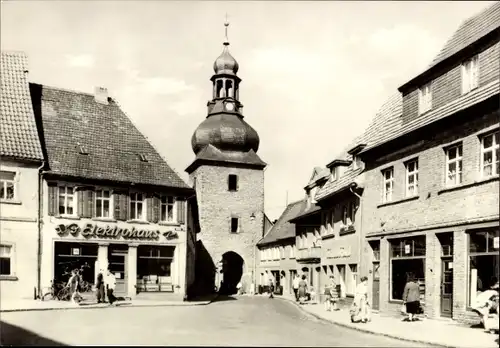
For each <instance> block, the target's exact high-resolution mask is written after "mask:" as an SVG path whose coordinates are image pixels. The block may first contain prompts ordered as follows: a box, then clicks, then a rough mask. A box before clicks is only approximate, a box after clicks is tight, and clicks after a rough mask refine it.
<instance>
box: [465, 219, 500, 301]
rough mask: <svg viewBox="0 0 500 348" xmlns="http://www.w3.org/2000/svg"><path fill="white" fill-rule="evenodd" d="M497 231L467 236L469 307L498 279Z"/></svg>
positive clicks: (499, 265) (472, 233)
mask: <svg viewBox="0 0 500 348" xmlns="http://www.w3.org/2000/svg"><path fill="white" fill-rule="evenodd" d="M498 251H499V230H498V229H496V230H489V231H478V232H471V233H470V234H469V305H471V304H472V303H474V300H475V299H476V296H477V295H479V294H480V293H481V292H483V291H485V290H487V289H488V288H489V287H490V286H491V283H492V282H493V281H494V278H496V279H497V280H498V278H499V273H500V272H499V268H500V256H499V254H498Z"/></svg>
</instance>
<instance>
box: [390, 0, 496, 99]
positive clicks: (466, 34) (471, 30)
mask: <svg viewBox="0 0 500 348" xmlns="http://www.w3.org/2000/svg"><path fill="white" fill-rule="evenodd" d="M499 29H500V2H495V3H494V4H492V5H491V6H488V7H487V8H486V9H484V10H483V11H481V12H479V13H478V14H476V15H474V16H472V17H470V18H468V19H467V20H465V21H464V22H463V23H462V24H461V25H460V26H459V27H458V29H457V30H456V31H455V33H454V34H453V35H452V37H451V38H450V39H449V40H448V41H447V42H446V44H445V45H444V46H443V48H442V49H441V51H440V52H439V53H438V55H437V56H436V57H435V58H434V60H433V61H432V63H431V64H430V65H429V67H428V68H427V69H425V71H423V72H422V73H420V74H419V75H417V76H415V77H413V78H412V79H411V80H409V81H408V82H406V83H405V84H404V85H402V86H400V87H399V88H398V90H399V91H401V92H406V90H407V89H408V88H409V87H411V86H415V85H416V84H417V85H418V84H419V81H421V80H425V79H426V78H427V77H429V76H431V75H432V73H433V70H439V69H440V68H439V66H438V65H442V64H446V62H445V61H447V60H453V59H454V58H453V57H455V56H457V55H460V53H461V52H463V51H465V50H466V49H467V48H470V47H471V45H473V44H474V43H476V42H478V41H480V40H481V39H485V38H487V37H488V36H492V38H494V36H497V37H498V33H499ZM495 31H496V32H497V33H496V34H495ZM457 59H459V58H458V57H457ZM441 63H442V64H441Z"/></svg>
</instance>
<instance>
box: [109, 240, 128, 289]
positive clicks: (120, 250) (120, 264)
mask: <svg viewBox="0 0 500 348" xmlns="http://www.w3.org/2000/svg"><path fill="white" fill-rule="evenodd" d="M127 261H128V245H126V244H110V245H109V247H108V264H109V270H110V271H111V273H113V274H114V275H115V278H116V286H115V290H114V294H115V296H126V295H127V294H128V271H127V268H128V267H127Z"/></svg>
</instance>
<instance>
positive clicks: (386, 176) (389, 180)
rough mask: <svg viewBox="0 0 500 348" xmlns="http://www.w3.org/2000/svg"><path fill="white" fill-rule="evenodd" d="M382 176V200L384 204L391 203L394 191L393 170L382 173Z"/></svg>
mask: <svg viewBox="0 0 500 348" xmlns="http://www.w3.org/2000/svg"><path fill="white" fill-rule="evenodd" d="M382 175H383V180H384V196H383V198H382V199H383V202H384V203H387V202H391V201H392V193H393V191H394V168H389V169H386V170H384V171H382Z"/></svg>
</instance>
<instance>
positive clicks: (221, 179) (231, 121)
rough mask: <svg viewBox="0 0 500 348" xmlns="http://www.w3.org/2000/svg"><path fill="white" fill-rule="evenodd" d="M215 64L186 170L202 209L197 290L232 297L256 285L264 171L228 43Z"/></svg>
mask: <svg viewBox="0 0 500 348" xmlns="http://www.w3.org/2000/svg"><path fill="white" fill-rule="evenodd" d="M228 25H229V23H225V26H226V40H225V41H224V48H223V51H222V53H221V54H220V56H219V57H218V58H217V59H216V60H215V62H214V65H213V68H214V75H213V76H212V78H211V81H212V92H213V95H212V100H210V101H209V102H208V104H207V109H208V110H207V116H206V117H204V120H203V122H201V123H200V125H199V126H198V127H197V129H196V130H195V131H194V134H193V136H192V139H191V145H192V148H193V152H194V153H195V155H196V157H195V159H194V161H193V162H192V163H191V164H190V165H189V166H188V167H187V168H186V172H187V173H188V174H189V177H190V180H191V183H192V185H193V187H194V188H195V190H196V196H197V200H198V205H199V207H200V228H201V232H200V234H199V239H198V249H197V251H199V253H197V255H198V256H199V257H198V256H197V259H196V260H197V274H196V276H197V282H198V286H197V287H198V289H199V290H200V291H202V290H203V291H204V292H213V291H214V290H215V289H217V290H218V291H220V292H223V293H229V294H234V293H236V291H237V285H238V283H240V282H241V285H242V289H243V291H245V292H247V293H248V292H252V291H253V290H254V287H255V284H256V266H257V247H256V245H257V242H258V241H259V240H260V239H261V238H262V235H263V233H264V228H265V220H266V217H265V214H264V169H265V167H266V165H267V164H266V163H265V162H264V161H262V160H261V159H260V157H259V156H258V155H257V151H258V149H259V144H260V140H259V135H258V133H257V132H256V131H255V129H253V128H252V127H251V126H250V125H249V124H248V123H247V122H246V121H245V120H244V116H243V104H242V103H241V101H240V94H239V91H240V84H241V82H242V80H241V78H240V77H239V76H238V75H237V73H238V69H239V65H238V63H237V61H236V60H235V59H234V57H233V56H232V55H231V54H230V53H229V41H228V39H227V29H228Z"/></svg>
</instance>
